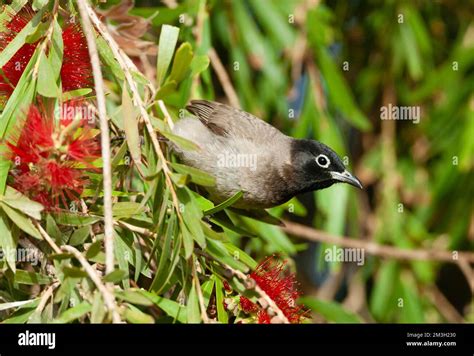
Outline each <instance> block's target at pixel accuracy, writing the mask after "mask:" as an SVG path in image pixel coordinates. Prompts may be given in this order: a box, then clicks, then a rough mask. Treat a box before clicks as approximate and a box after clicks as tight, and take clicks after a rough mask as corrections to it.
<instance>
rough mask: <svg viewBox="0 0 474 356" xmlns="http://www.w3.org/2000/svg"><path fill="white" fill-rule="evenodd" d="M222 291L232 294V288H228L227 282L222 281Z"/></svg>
mask: <svg viewBox="0 0 474 356" xmlns="http://www.w3.org/2000/svg"><path fill="white" fill-rule="evenodd" d="M223 284H224V289H225V291H226V292H232V287H231V286H230V284H229V282H227V281H224V283H223Z"/></svg>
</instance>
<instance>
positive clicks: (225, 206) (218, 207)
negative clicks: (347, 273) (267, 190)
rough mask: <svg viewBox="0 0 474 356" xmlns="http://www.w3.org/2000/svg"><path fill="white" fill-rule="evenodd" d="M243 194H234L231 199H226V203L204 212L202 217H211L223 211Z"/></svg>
mask: <svg viewBox="0 0 474 356" xmlns="http://www.w3.org/2000/svg"><path fill="white" fill-rule="evenodd" d="M243 194H244V193H242V192H237V193H236V194H234V195H233V196H232V197H230V198H229V199H227V200H226V201H224V202H222V203H220V204H219V205H217V206H215V207H214V208H212V209H209V210H206V211H205V212H204V215H212V214H215V213H217V212H219V211H221V210H224V209H225V208H228V207H229V206H231V205H233V204H234V203H236V202H237V201H238V200H239V199H240V198H242V195H243Z"/></svg>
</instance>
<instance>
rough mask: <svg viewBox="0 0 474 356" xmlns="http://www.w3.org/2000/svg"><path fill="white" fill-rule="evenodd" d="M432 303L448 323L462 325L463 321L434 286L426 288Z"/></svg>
mask: <svg viewBox="0 0 474 356" xmlns="http://www.w3.org/2000/svg"><path fill="white" fill-rule="evenodd" d="M427 292H428V296H429V297H430V298H431V301H432V303H433V304H434V305H435V306H436V308H437V309H438V310H439V312H440V313H441V315H443V316H444V317H445V318H446V320H447V321H448V322H450V323H464V319H463V317H462V315H461V314H459V312H458V311H457V310H456V308H455V307H454V306H453V305H452V304H451V303H450V302H449V300H448V299H447V298H446V297H445V295H444V294H443V293H442V292H441V291H440V290H439V289H438V287H436V285H434V286H431V287H428V288H427Z"/></svg>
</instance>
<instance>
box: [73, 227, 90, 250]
mask: <svg viewBox="0 0 474 356" xmlns="http://www.w3.org/2000/svg"><path fill="white" fill-rule="evenodd" d="M89 234H90V227H89V226H83V227H80V228H79V229H75V230H74V232H73V233H72V236H71V238H70V239H69V245H71V246H79V245H82V244H83V243H84V242H85V241H86V240H87V238H88V237H89Z"/></svg>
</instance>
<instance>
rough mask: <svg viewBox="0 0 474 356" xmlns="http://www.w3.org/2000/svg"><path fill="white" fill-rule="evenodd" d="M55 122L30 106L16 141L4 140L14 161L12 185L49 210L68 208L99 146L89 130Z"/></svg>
mask: <svg viewBox="0 0 474 356" xmlns="http://www.w3.org/2000/svg"><path fill="white" fill-rule="evenodd" d="M77 125H78V126H74V127H68V126H67V125H62V124H56V123H55V121H54V119H53V118H49V117H46V116H43V115H42V113H41V112H40V110H39V109H38V108H37V107H36V106H31V107H30V110H29V112H28V114H27V117H26V119H25V122H24V125H23V129H22V131H21V134H20V137H19V138H18V140H15V142H17V143H16V144H13V143H11V142H9V143H7V147H8V148H9V153H8V158H9V159H10V160H11V161H12V162H13V166H14V167H13V169H12V171H11V174H12V177H13V184H12V185H13V187H14V188H15V189H17V190H19V191H20V192H22V193H23V194H25V195H27V196H28V197H30V198H31V199H33V200H36V201H38V202H40V203H41V204H43V205H45V207H46V208H48V209H50V210H55V209H59V206H60V205H62V206H63V207H67V203H68V201H72V200H76V199H77V198H78V196H79V195H80V194H81V193H82V191H83V190H84V187H85V186H86V184H87V183H88V180H87V178H86V177H85V176H84V170H83V169H80V168H79V167H78V166H79V165H81V166H83V167H87V168H91V169H93V167H92V165H91V163H92V162H93V161H94V160H96V159H97V158H98V157H99V155H100V146H99V144H98V142H97V141H96V139H95V138H94V136H93V135H92V133H91V131H90V129H89V128H88V127H87V126H84V121H83V120H79V121H78V122H77Z"/></svg>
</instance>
